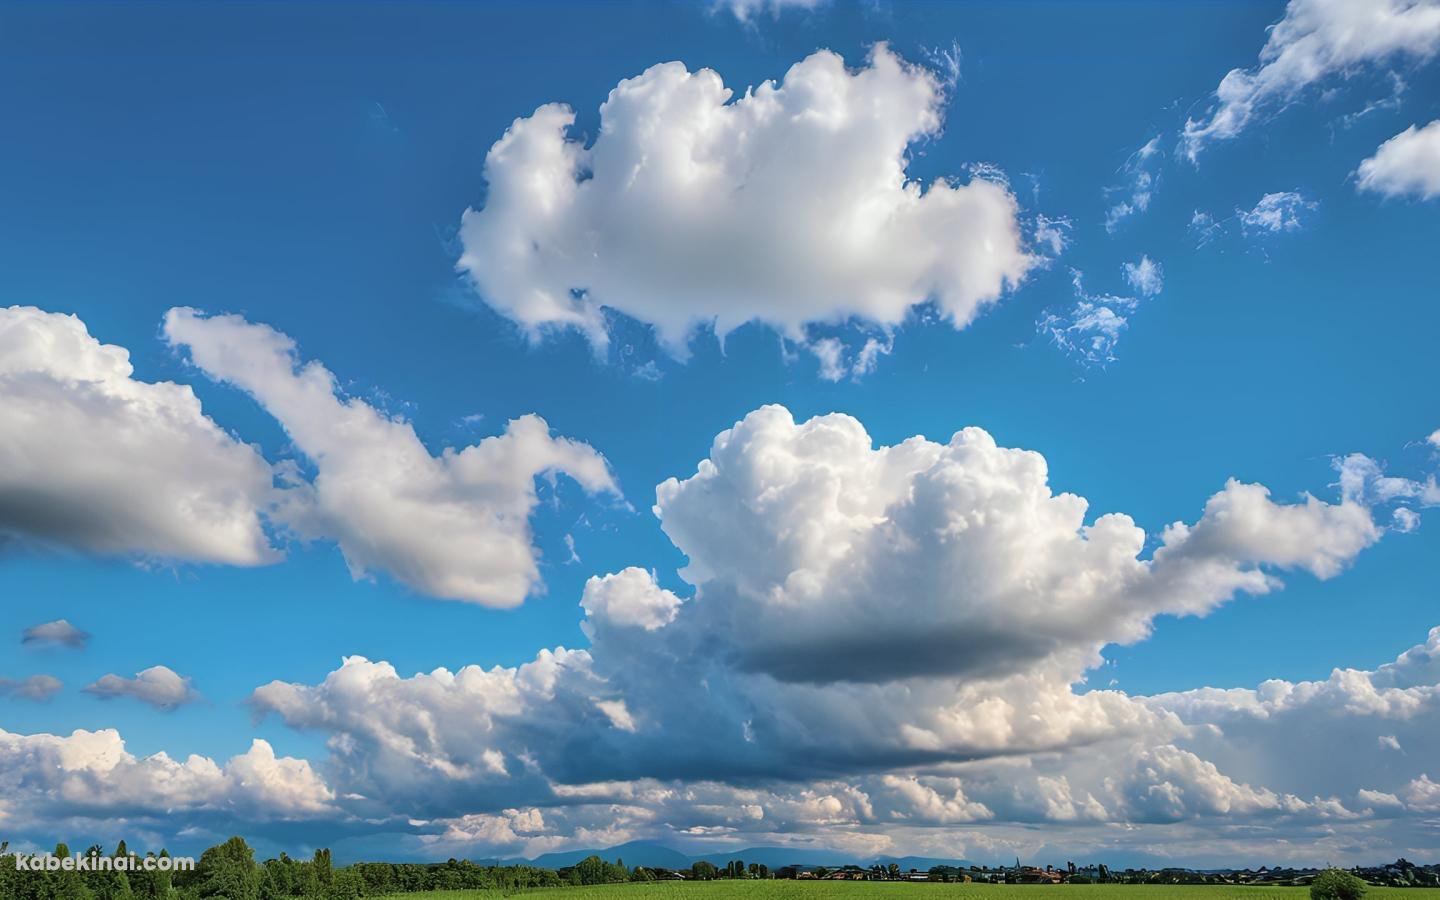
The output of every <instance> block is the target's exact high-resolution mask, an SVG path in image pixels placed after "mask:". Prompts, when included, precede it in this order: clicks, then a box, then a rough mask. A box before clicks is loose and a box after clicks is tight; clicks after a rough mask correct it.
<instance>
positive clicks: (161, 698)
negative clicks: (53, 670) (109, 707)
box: [85, 666, 200, 710]
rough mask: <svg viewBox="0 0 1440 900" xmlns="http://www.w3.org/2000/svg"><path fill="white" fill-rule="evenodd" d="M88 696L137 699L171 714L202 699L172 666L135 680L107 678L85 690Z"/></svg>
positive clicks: (152, 669) (140, 674)
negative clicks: (179, 707) (172, 711)
mask: <svg viewBox="0 0 1440 900" xmlns="http://www.w3.org/2000/svg"><path fill="white" fill-rule="evenodd" d="M85 692H86V693H88V694H94V695H95V696H97V697H102V698H104V699H107V700H110V699H114V698H115V697H134V698H135V699H136V700H139V701H140V702H141V703H148V704H150V705H151V706H154V707H157V708H159V709H167V710H168V709H175V708H176V707H178V706H181V705H183V704H186V703H193V702H194V701H196V700H198V699H199V697H200V695H199V694H197V693H195V690H194V688H192V687H191V686H190V679H189V678H187V677H185V676H183V675H180V674H178V673H177V672H175V671H174V670H173V669H171V668H169V667H168V666H151V667H150V668H148V669H144V670H142V671H140V672H137V673H135V677H134V678H121V677H120V676H119V675H114V674H111V675H104V676H101V677H100V678H99V679H98V680H97V681H95V683H94V684H91V685H90V686H89V687H87V688H85Z"/></svg>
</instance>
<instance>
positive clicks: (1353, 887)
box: [1310, 869, 1365, 900]
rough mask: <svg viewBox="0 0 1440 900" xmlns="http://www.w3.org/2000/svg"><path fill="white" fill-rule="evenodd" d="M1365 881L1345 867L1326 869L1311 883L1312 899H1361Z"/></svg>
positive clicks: (1363, 893)
mask: <svg viewBox="0 0 1440 900" xmlns="http://www.w3.org/2000/svg"><path fill="white" fill-rule="evenodd" d="M1363 896H1365V882H1363V881H1361V880H1360V879H1359V878H1356V877H1355V876H1354V875H1352V874H1350V873H1349V872H1346V871H1345V870H1344V869H1326V870H1325V871H1323V872H1321V873H1320V874H1319V875H1316V876H1315V880H1314V881H1312V882H1311V883H1310V900H1360V898H1361V897H1363Z"/></svg>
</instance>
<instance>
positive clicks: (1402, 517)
mask: <svg viewBox="0 0 1440 900" xmlns="http://www.w3.org/2000/svg"><path fill="white" fill-rule="evenodd" d="M1390 519H1391V526H1390V527H1391V528H1394V529H1395V530H1396V531H1398V532H1400V533H1401V534H1409V533H1410V532H1412V531H1415V530H1416V529H1418V528H1419V527H1420V514H1419V513H1417V512H1415V510H1413V509H1406V508H1405V507H1403V506H1402V507H1399V508H1398V509H1396V510H1395V511H1394V512H1392V513H1391V514H1390Z"/></svg>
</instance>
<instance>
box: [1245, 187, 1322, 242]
mask: <svg viewBox="0 0 1440 900" xmlns="http://www.w3.org/2000/svg"><path fill="white" fill-rule="evenodd" d="M1319 205H1320V204H1319V203H1317V202H1315V201H1313V200H1307V199H1306V198H1305V196H1304V195H1303V194H1301V193H1300V192H1299V191H1279V192H1276V193H1271V194H1266V195H1265V196H1263V197H1261V198H1260V200H1259V202H1258V203H1256V204H1255V205H1254V206H1253V207H1251V208H1250V209H1238V208H1237V209H1236V210H1235V217H1236V218H1237V219H1239V220H1240V227H1241V229H1243V230H1244V231H1245V232H1246V233H1247V234H1248V233H1253V232H1266V233H1271V234H1274V233H1277V232H1282V231H1299V230H1300V228H1301V225H1302V222H1301V218H1302V216H1303V215H1304V214H1305V213H1306V212H1308V211H1310V210H1314V209H1315V208H1316V207H1318V206H1319Z"/></svg>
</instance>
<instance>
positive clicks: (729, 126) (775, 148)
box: [459, 44, 1037, 356]
mask: <svg viewBox="0 0 1440 900" xmlns="http://www.w3.org/2000/svg"><path fill="white" fill-rule="evenodd" d="M943 101H944V94H943V86H942V84H941V82H940V81H939V80H938V79H937V78H936V76H935V75H934V74H933V73H931V72H929V71H928V70H925V69H923V68H920V67H916V66H912V65H909V64H907V63H906V62H904V61H903V60H901V59H900V58H899V57H898V56H896V55H895V54H894V53H892V52H891V51H890V50H889V49H888V48H887V47H885V46H884V45H883V44H882V45H879V46H877V47H876V48H875V50H874V51H873V52H872V54H871V56H870V60H869V65H868V66H867V67H865V68H863V69H860V70H858V71H850V70H847V69H846V67H845V64H844V61H843V60H842V59H841V58H840V57H839V56H838V55H836V54H834V53H831V52H829V51H821V52H818V53H816V54H814V55H812V56H810V57H808V58H806V59H805V60H803V61H801V62H799V63H797V64H796V65H794V66H793V67H791V69H790V70H789V72H788V73H786V75H785V78H784V80H783V82H781V83H780V84H776V83H774V82H766V83H764V84H762V85H760V86H759V87H757V88H754V89H752V90H748V91H747V92H746V93H745V94H744V95H743V96H741V97H739V98H738V99H737V98H735V96H734V94H733V92H732V91H731V90H730V89H729V88H727V87H725V85H724V83H723V82H722V81H721V79H720V76H719V75H718V74H717V73H715V72H713V71H710V70H708V69H706V70H701V71H699V72H690V71H688V70H687V69H686V68H685V66H684V65H682V64H680V63H678V62H677V63H666V64H663V65H657V66H654V67H652V68H650V69H648V70H646V71H645V72H644V73H643V74H641V75H639V76H637V77H635V78H632V79H629V80H626V81H623V82H621V83H620V84H619V85H618V86H617V87H616V88H615V89H614V90H613V91H611V93H610V96H609V99H608V100H607V101H606V102H605V103H604V104H603V105H602V106H601V109H600V117H601V125H600V131H599V135H598V137H597V138H596V139H595V141H594V143H593V145H591V146H589V147H586V146H584V145H583V144H582V143H581V142H580V141H579V140H577V139H574V138H570V137H567V131H568V129H569V128H570V126H571V125H572V124H573V122H574V120H575V115H574V113H573V112H572V111H571V110H570V109H569V108H567V107H564V106H560V105H556V104H551V105H547V106H542V107H541V108H540V109H538V110H536V112H535V113H534V114H533V115H532V116H529V117H527V118H522V119H518V120H516V121H515V123H514V124H513V125H512V126H511V127H510V129H509V130H508V131H507V132H506V134H505V136H504V137H502V138H501V139H500V140H499V141H498V142H497V143H496V144H495V146H494V147H493V148H492V149H491V150H490V152H489V155H488V156H487V157H486V161H485V176H486V179H487V180H488V182H489V193H488V196H487V199H486V203H485V206H484V207H483V208H481V209H471V210H469V211H467V212H466V214H465V217H464V221H463V224H462V227H461V239H462V241H463V244H464V253H463V255H462V257H461V259H460V262H459V268H460V269H461V270H462V271H464V272H465V273H467V274H468V275H469V276H470V277H471V278H472V279H473V280H474V283H475V286H476V289H477V290H478V292H479V294H480V296H481V297H482V299H483V300H484V301H485V302H486V303H488V304H489V305H491V306H492V307H494V308H495V309H496V310H498V311H499V312H501V313H503V314H504V315H506V316H508V317H509V318H511V319H513V320H514V321H516V322H517V323H519V324H520V325H522V326H523V327H525V328H526V329H527V330H529V331H530V332H531V333H532V334H533V333H536V332H538V331H539V330H541V329H543V328H545V327H547V326H562V327H567V326H573V327H577V328H580V329H582V330H584V331H585V333H586V334H587V335H588V336H589V338H590V339H591V341H592V342H593V343H594V344H595V345H596V346H597V347H602V346H604V345H605V344H606V342H607V340H608V335H607V331H606V325H605V319H604V316H603V314H602V312H601V309H602V307H608V308H610V309H613V310H616V311H618V312H620V313H624V314H625V315H628V316H631V317H633V318H635V319H638V320H640V321H642V322H646V323H649V324H651V325H653V326H654V327H655V328H656V330H657V332H658V334H659V335H660V337H661V339H662V340H663V341H664V343H665V344H666V345H667V346H668V347H669V348H670V349H671V350H672V351H673V352H674V353H676V354H677V355H682V356H683V355H684V352H685V345H686V342H687V340H688V337H689V335H690V334H691V332H692V330H693V329H695V328H696V327H697V326H700V325H713V327H714V328H715V330H716V332H717V333H718V334H719V335H721V336H722V337H723V336H724V335H725V334H727V333H728V332H730V331H731V330H733V329H734V328H736V327H738V326H739V325H741V324H743V323H745V322H749V321H760V322H764V323H767V324H769V325H772V326H774V327H775V328H777V329H779V330H781V331H782V332H783V333H784V334H785V335H786V336H787V337H790V338H793V339H796V340H802V341H803V339H804V337H805V334H804V332H805V329H806V326H807V325H810V324H812V323H837V322H843V321H845V320H848V319H851V318H854V319H858V320H861V321H864V322H867V323H871V324H874V325H879V326H894V325H897V324H899V323H900V322H902V321H903V320H904V319H905V317H906V315H907V313H908V312H909V310H910V309H911V308H912V307H914V306H915V305H917V304H920V303H923V302H925V301H927V300H931V299H933V300H934V301H935V302H936V304H937V306H938V308H939V311H940V313H941V314H942V315H943V316H944V317H945V318H947V319H948V320H950V321H951V322H952V323H953V324H954V325H955V327H957V328H959V327H963V326H965V325H966V324H967V323H969V322H970V321H971V320H972V319H973V318H974V317H975V316H976V315H977V314H978V313H979V311H980V310H981V309H982V308H983V307H984V306H986V305H987V304H989V303H992V302H994V301H995V300H997V299H998V298H999V297H1000V295H1001V294H1002V293H1003V292H1004V290H1005V289H1006V288H1007V287H1009V286H1013V285H1015V284H1017V283H1018V282H1019V281H1020V280H1021V279H1022V278H1024V276H1025V274H1026V273H1027V272H1028V271H1029V270H1030V268H1031V267H1032V266H1034V265H1035V264H1036V262H1037V259H1036V257H1033V256H1032V255H1031V254H1030V253H1029V252H1027V250H1026V249H1025V247H1024V246H1023V240H1022V237H1021V231H1020V224H1019V222H1018V219H1017V208H1016V201H1015V198H1014V196H1013V195H1012V194H1011V193H1010V191H1009V190H1008V188H1006V187H1005V186H1004V185H1002V184H999V183H996V182H995V181H992V180H987V179H986V178H984V177H972V178H971V180H970V181H969V183H967V184H957V183H954V182H952V181H949V180H945V179H941V180H937V181H935V182H934V183H932V184H930V185H929V186H928V187H926V186H922V185H920V184H918V183H916V182H914V181H911V180H908V179H907V174H906V167H907V164H908V155H907V154H908V152H909V151H910V148H911V147H912V146H914V145H915V144H916V143H917V142H918V141H921V140H924V139H926V138H929V137H932V136H934V135H936V134H938V133H939V131H940V128H941V123H942V117H941V106H942V103H943Z"/></svg>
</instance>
